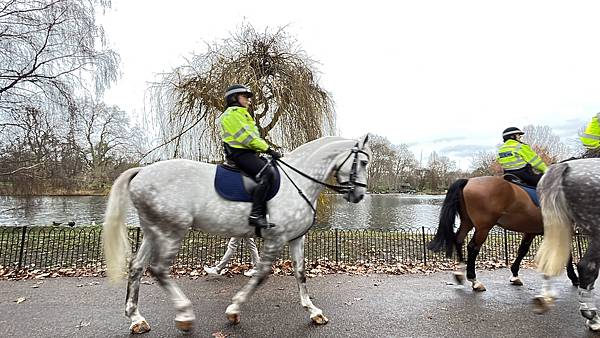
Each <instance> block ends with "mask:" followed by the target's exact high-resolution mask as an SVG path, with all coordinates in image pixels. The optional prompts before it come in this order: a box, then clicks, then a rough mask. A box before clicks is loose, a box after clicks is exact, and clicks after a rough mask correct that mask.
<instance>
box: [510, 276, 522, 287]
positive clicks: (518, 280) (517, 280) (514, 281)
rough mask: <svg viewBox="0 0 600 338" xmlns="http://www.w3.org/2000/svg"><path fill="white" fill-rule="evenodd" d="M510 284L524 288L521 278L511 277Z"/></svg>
mask: <svg viewBox="0 0 600 338" xmlns="http://www.w3.org/2000/svg"><path fill="white" fill-rule="evenodd" d="M510 284H512V285H516V286H523V281H521V278H519V277H511V278H510Z"/></svg>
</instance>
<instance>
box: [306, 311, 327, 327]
mask: <svg viewBox="0 0 600 338" xmlns="http://www.w3.org/2000/svg"><path fill="white" fill-rule="evenodd" d="M310 319H312V321H313V322H314V323H315V324H317V325H325V324H327V323H328V322H329V319H327V317H325V316H324V315H323V314H322V313H321V314H318V315H316V316H314V317H310Z"/></svg>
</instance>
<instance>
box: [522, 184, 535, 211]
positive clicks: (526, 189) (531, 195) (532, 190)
mask: <svg viewBox="0 0 600 338" xmlns="http://www.w3.org/2000/svg"><path fill="white" fill-rule="evenodd" d="M519 187H521V188H522V189H523V190H525V191H526V192H527V193H528V194H529V197H531V201H532V202H533V204H535V206H536V207H538V208H539V207H540V199H539V198H538V195H537V192H536V191H535V189H533V188H529V187H525V186H522V185H519Z"/></svg>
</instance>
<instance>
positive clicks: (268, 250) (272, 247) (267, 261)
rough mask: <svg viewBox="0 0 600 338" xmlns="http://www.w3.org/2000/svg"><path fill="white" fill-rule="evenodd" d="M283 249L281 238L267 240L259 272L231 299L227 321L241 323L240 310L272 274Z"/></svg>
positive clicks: (258, 268) (226, 311)
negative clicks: (274, 263)
mask: <svg viewBox="0 0 600 338" xmlns="http://www.w3.org/2000/svg"><path fill="white" fill-rule="evenodd" d="M282 247H283V241H282V240H281V239H279V238H271V239H265V242H264V249H263V253H262V257H261V259H260V261H259V263H258V266H257V272H256V274H254V276H252V278H250V281H248V283H246V285H244V287H243V288H242V289H241V290H240V291H238V292H237V293H236V294H235V296H233V298H232V299H231V301H232V302H231V304H229V306H228V307H227V309H226V310H225V314H226V315H227V319H228V320H229V322H230V323H232V324H238V323H239V322H240V312H241V311H240V308H241V305H242V304H244V303H245V302H246V301H247V300H248V298H249V297H250V296H252V294H253V293H254V291H256V289H257V288H258V286H260V285H261V284H262V283H263V282H264V281H265V280H266V279H267V277H268V276H269V274H270V273H271V267H272V265H273V261H274V260H275V258H276V257H277V255H279V253H280V252H281V248H282Z"/></svg>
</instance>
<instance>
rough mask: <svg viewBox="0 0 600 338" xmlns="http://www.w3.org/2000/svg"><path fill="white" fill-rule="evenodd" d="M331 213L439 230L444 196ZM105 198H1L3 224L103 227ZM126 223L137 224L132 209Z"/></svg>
mask: <svg viewBox="0 0 600 338" xmlns="http://www.w3.org/2000/svg"><path fill="white" fill-rule="evenodd" d="M329 196H330V198H331V199H330V200H331V203H332V208H331V212H329V213H327V215H326V216H324V217H321V218H320V219H319V222H318V224H317V226H318V227H321V228H338V229H389V230H391V229H414V228H420V227H422V226H424V227H425V228H432V229H433V228H437V222H438V216H439V212H440V208H441V205H442V202H443V201H444V196H443V195H409V194H381V195H379V194H375V195H367V196H365V198H364V200H363V201H361V202H360V203H358V204H353V203H348V202H346V201H345V200H344V199H343V198H342V196H340V195H328V197H329ZM106 200H107V197H106V196H36V197H19V196H0V225H15V226H23V225H52V223H53V222H57V223H63V225H64V224H66V223H68V222H70V221H74V222H75V224H76V225H90V224H101V223H102V219H103V215H104V209H105V207H106ZM127 222H128V223H129V224H131V225H138V220H137V214H136V213H135V209H134V208H133V207H131V208H130V211H129V214H128V216H127Z"/></svg>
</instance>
